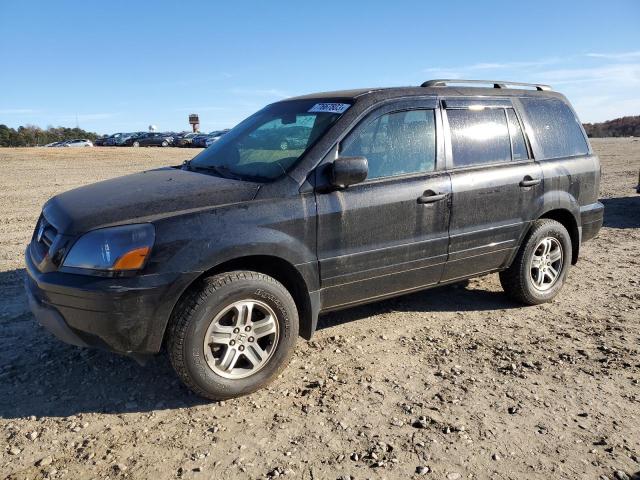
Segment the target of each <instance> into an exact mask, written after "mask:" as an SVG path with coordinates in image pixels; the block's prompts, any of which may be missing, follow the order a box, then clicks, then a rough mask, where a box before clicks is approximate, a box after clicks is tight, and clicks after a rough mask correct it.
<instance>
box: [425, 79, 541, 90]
mask: <svg viewBox="0 0 640 480" xmlns="http://www.w3.org/2000/svg"><path fill="white" fill-rule="evenodd" d="M456 83H461V84H474V85H475V84H483V85H487V84H489V85H490V84H493V88H507V87H508V86H516V87H531V88H535V89H536V90H538V91H548V90H551V87H550V86H549V85H544V84H542V83H522V82H505V81H503V80H463V79H461V78H449V79H437V80H427V81H426V82H424V83H423V84H422V85H420V86H421V87H446V86H447V85H450V84H456Z"/></svg>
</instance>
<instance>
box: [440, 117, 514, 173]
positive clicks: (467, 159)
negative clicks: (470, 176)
mask: <svg viewBox="0 0 640 480" xmlns="http://www.w3.org/2000/svg"><path fill="white" fill-rule="evenodd" d="M447 118H448V120H449V128H450V130H451V149H452V156H453V165H454V166H455V167H466V166H470V165H481V164H487V163H498V162H509V161H511V141H510V139H509V128H508V127H507V118H506V115H505V113H504V109H502V108H495V109H494V108H484V109H479V110H475V109H460V110H458V109H447Z"/></svg>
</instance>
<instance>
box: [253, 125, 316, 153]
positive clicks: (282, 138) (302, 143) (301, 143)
mask: <svg viewBox="0 0 640 480" xmlns="http://www.w3.org/2000/svg"><path fill="white" fill-rule="evenodd" d="M283 130H284V131H283ZM310 130H311V128H309V127H303V126H291V127H282V128H266V129H259V130H257V131H255V132H254V133H252V134H251V135H249V136H248V137H247V138H246V139H245V140H244V141H243V142H242V144H243V147H244V148H255V147H260V148H269V149H271V150H292V149H294V150H295V149H304V148H306V147H307V141H308V139H309V137H310V135H311V132H310ZM283 133H284V135H283Z"/></svg>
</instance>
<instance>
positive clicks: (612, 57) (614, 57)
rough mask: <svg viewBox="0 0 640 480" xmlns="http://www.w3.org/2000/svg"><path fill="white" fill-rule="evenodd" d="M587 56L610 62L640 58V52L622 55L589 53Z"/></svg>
mask: <svg viewBox="0 0 640 480" xmlns="http://www.w3.org/2000/svg"><path fill="white" fill-rule="evenodd" d="M586 56H587V57H591V58H605V59H608V60H628V59H632V58H640V50H638V51H634V52H620V53H587V54H586Z"/></svg>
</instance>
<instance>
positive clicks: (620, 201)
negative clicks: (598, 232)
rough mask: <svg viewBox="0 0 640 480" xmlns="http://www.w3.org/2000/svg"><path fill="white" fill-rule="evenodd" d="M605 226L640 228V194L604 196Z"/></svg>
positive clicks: (602, 200)
mask: <svg viewBox="0 0 640 480" xmlns="http://www.w3.org/2000/svg"><path fill="white" fill-rule="evenodd" d="M600 202H602V204H603V205H604V226H605V227H609V228H640V195H635V196H632V197H615V198H603V199H601V200H600Z"/></svg>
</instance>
